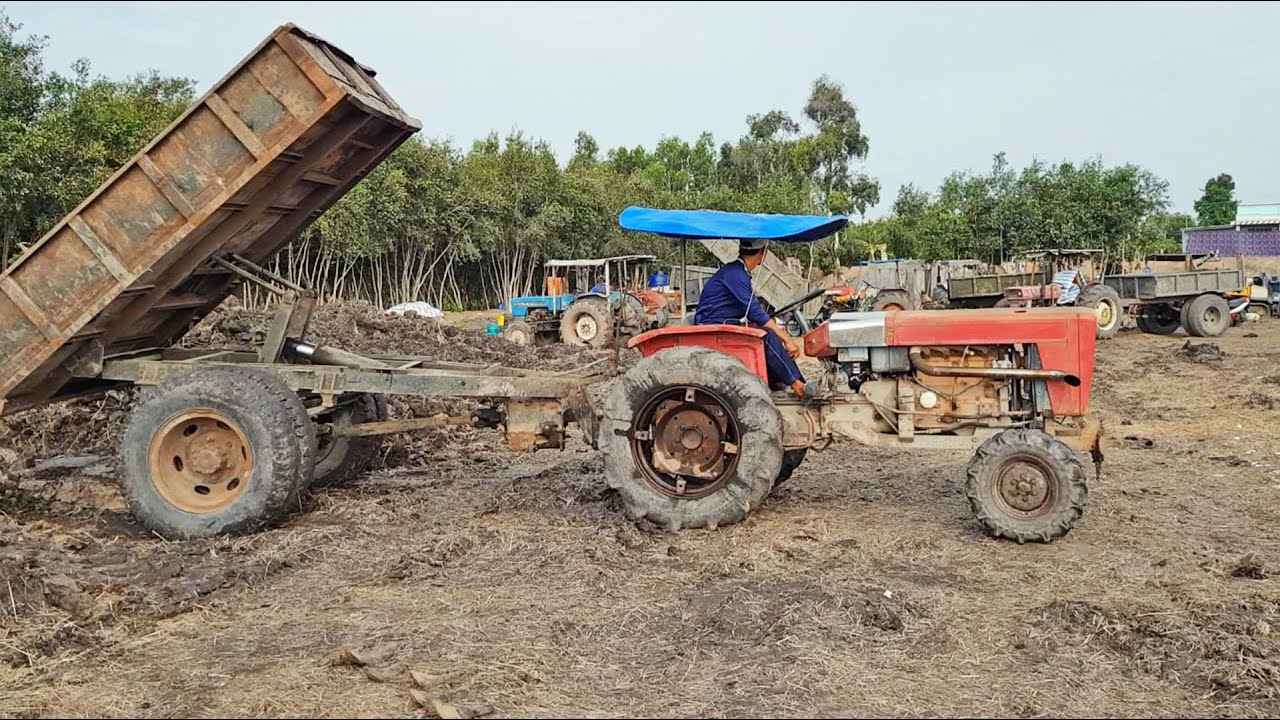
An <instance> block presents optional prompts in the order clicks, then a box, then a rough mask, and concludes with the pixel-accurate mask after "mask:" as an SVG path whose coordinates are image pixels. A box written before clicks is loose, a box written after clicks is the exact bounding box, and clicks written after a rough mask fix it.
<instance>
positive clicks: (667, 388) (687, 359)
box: [598, 347, 783, 532]
mask: <svg viewBox="0 0 1280 720" xmlns="http://www.w3.org/2000/svg"><path fill="white" fill-rule="evenodd" d="M598 436H599V438H600V440H599V442H600V449H601V451H603V453H604V457H605V477H606V479H607V481H608V483H609V486H610V487H613V488H615V489H616V490H617V491H618V492H619V494H621V496H622V500H623V502H624V504H625V505H626V507H627V512H628V513H629V514H631V515H632V516H633V517H636V518H648V519H649V520H650V521H652V522H653V523H655V524H657V525H659V526H661V527H663V528H666V529H667V530H668V531H672V532H674V531H676V530H679V529H681V528H709V529H714V528H716V527H719V526H722V525H730V524H732V523H736V522H740V521H741V520H743V519H745V518H746V516H747V514H748V513H750V512H751V511H752V510H753V509H754V508H755V507H756V506H758V505H759V504H760V503H761V502H762V501H763V500H764V498H765V496H766V495H768V494H769V491H770V490H771V489H772V488H773V485H774V480H775V479H777V478H778V476H779V474H780V473H781V472H782V464H783V460H782V458H783V452H782V441H781V436H782V416H781V415H780V414H779V413H778V409H777V408H776V407H774V405H773V400H772V398H771V396H770V394H769V389H768V388H767V387H765V384H764V382H763V381H762V380H761V379H760V378H759V377H757V376H756V375H755V374H754V373H752V372H751V371H750V370H748V369H747V367H746V366H745V365H743V364H742V362H741V361H739V360H737V359H736V358H734V357H731V356H729V355H725V354H724V353H720V352H716V351H715V350H710V349H707V348H700V347H678V348H672V349H669V350H663V351H661V352H658V353H657V354H655V355H651V356H650V357H647V358H644V359H643V360H641V361H640V362H638V363H636V365H635V367H633V368H632V369H631V370H629V371H628V372H627V374H626V375H624V376H623V377H622V380H621V382H619V383H618V385H617V386H616V387H615V388H614V389H613V391H612V392H611V393H610V394H609V396H608V397H607V398H606V400H605V405H604V417H603V418H602V420H601V423H600V430H599V434H598Z"/></svg>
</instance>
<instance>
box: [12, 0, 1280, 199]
mask: <svg viewBox="0 0 1280 720" xmlns="http://www.w3.org/2000/svg"><path fill="white" fill-rule="evenodd" d="M0 9H3V10H4V11H5V12H6V13H7V14H9V16H10V18H11V19H12V20H14V21H16V22H19V23H21V24H22V25H23V26H24V28H23V32H25V33H32V34H37V35H45V36H48V38H49V45H48V49H47V51H46V59H47V61H48V64H49V66H50V67H52V68H54V69H59V70H65V69H67V68H69V67H70V65H71V63H72V62H73V61H74V60H76V59H77V58H86V59H88V60H89V61H90V63H91V64H92V67H93V69H94V71H95V72H97V73H102V74H106V75H109V76H112V77H124V76H126V75H129V74H133V73H136V72H140V71H144V70H149V69H153V68H154V69H156V70H158V71H160V72H161V73H163V74H166V75H178V76H185V77H189V78H192V79H193V80H195V81H196V84H197V92H198V93H200V94H203V93H204V92H205V91H207V90H208V89H209V88H210V87H211V86H212V85H213V83H215V82H217V81H218V79H220V78H221V77H222V76H223V75H224V74H225V73H226V72H227V71H228V70H230V69H231V68H232V67H233V66H234V65H235V64H236V63H237V62H239V60H240V59H241V58H242V57H243V56H244V55H245V54H247V53H248V52H249V51H250V50H252V49H253V48H254V47H255V46H256V45H257V44H258V43H259V42H261V41H262V39H263V38H265V37H267V36H268V35H269V34H270V33H271V32H272V31H274V29H275V28H276V27H277V26H279V25H281V24H284V23H286V22H293V23H295V24H297V25H298V26H300V27H302V28H304V29H306V30H309V31H311V32H313V33H315V34H317V35H320V36H321V37H323V38H325V39H326V40H328V41H330V42H331V43H333V44H334V45H337V46H338V47H341V48H342V49H344V50H345V51H347V52H348V53H350V54H351V55H353V56H354V57H356V59H357V60H359V61H360V62H362V63H364V64H365V65H368V66H371V67H373V68H374V69H375V70H376V71H377V72H378V78H379V80H380V82H381V83H382V85H383V86H384V87H385V88H386V89H387V91H388V92H390V93H391V95H392V96H393V97H395V98H396V100H397V101H398V102H399V103H400V104H401V105H402V106H403V107H404V108H405V109H406V110H407V111H408V112H409V113H410V114H411V115H413V116H414V117H416V118H418V119H419V120H420V121H421V122H422V124H423V130H422V134H423V135H425V136H427V137H437V138H445V137H450V138H453V139H454V140H455V141H457V142H458V143H460V144H461V145H463V146H468V145H470V143H471V141H472V140H474V139H476V138H479V137H483V136H485V135H487V134H488V133H489V132H491V131H498V132H500V133H503V134H505V133H506V132H508V131H511V130H520V131H522V132H524V133H525V134H527V135H530V136H533V137H538V138H542V139H545V140H546V141H547V142H549V143H550V144H551V146H552V147H553V148H554V149H555V150H556V152H557V154H558V155H559V156H560V157H561V159H562V160H567V158H568V156H569V154H570V153H571V152H572V148H573V140H574V137H575V136H576V135H577V133H578V131H579V130H586V131H588V132H590V133H591V134H592V135H593V136H594V137H595V138H596V140H597V141H598V142H599V144H600V146H601V147H602V148H611V147H616V146H619V145H625V146H628V147H634V146H636V145H644V146H645V147H648V148H652V147H653V146H654V145H656V144H657V141H658V140H659V139H660V138H662V137H664V136H670V135H674V136H679V137H684V138H687V139H689V140H693V139H694V138H696V137H697V135H698V134H699V133H701V132H702V131H710V132H711V133H712V134H713V135H714V136H715V138H716V141H717V143H720V142H724V141H733V140H736V139H737V138H738V137H739V136H740V135H742V134H743V132H744V131H745V129H746V125H745V118H746V116H747V115H749V114H751V113H759V112H766V111H768V110H772V109H781V110H785V111H787V112H789V113H791V114H792V116H793V117H795V118H800V117H801V115H802V109H803V107H804V103H805V100H806V99H807V96H808V93H809V90H810V87H811V85H812V83H813V81H814V80H815V79H816V78H817V77H818V76H820V75H822V74H824V73H825V74H827V75H829V76H830V77H831V78H832V79H833V80H835V81H836V82H838V83H840V84H842V85H843V87H844V90H845V94H846V97H848V98H849V99H851V100H852V101H853V102H854V104H855V105H856V106H857V108H858V112H859V117H860V119H861V121H862V124H863V130H864V132H865V133H866V134H867V136H868V137H869V139H870V145H871V151H870V154H869V155H868V157H867V160H866V162H865V163H864V165H863V167H862V169H863V170H864V171H865V172H867V173H868V174H870V175H871V176H872V177H875V178H877V179H878V180H879V181H880V183H881V201H880V203H879V205H878V206H876V207H875V208H874V209H873V210H872V211H870V212H869V213H868V217H869V218H873V217H878V216H881V215H883V214H884V213H887V212H888V211H889V210H890V208H891V206H892V203H893V199H894V198H895V197H896V196H897V191H898V187H899V186H901V185H902V184H904V183H915V184H916V185H918V186H923V187H926V188H930V189H933V188H936V187H937V185H938V183H939V182H940V181H941V180H942V179H943V178H944V177H946V176H947V175H948V174H949V173H951V172H952V171H954V170H972V171H984V170H986V169H988V168H989V167H990V165H991V158H992V156H993V155H994V154H995V153H997V152H1001V151H1003V152H1005V153H1007V155H1008V158H1009V160H1010V162H1012V163H1013V164H1014V165H1015V166H1019V167H1020V166H1022V165H1025V164H1026V163H1029V162H1030V161H1032V160H1033V159H1036V158H1039V159H1041V160H1044V161H1048V162H1058V161H1062V160H1071V161H1083V160H1087V159H1090V158H1093V157H1100V158H1101V159H1102V160H1103V161H1104V162H1105V163H1107V164H1108V165H1117V164H1123V163H1136V164H1139V165H1142V166H1144V167H1146V168H1148V169H1150V170H1152V171H1153V172H1155V173H1156V174H1158V175H1160V176H1161V177H1163V178H1165V179H1166V180H1168V181H1169V184H1170V199H1171V201H1172V205H1173V209H1174V210H1177V211H1183V212H1188V213H1192V212H1193V210H1192V206H1193V203H1194V202H1195V200H1196V199H1197V198H1198V197H1199V196H1200V193H1201V192H1202V190H1203V187H1204V183H1205V181H1206V180H1207V179H1208V178H1210V177H1213V176H1216V175H1217V174H1219V173H1223V172H1226V173H1230V174H1231V175H1232V176H1233V177H1234V178H1235V180H1236V196H1237V198H1238V199H1239V200H1240V201H1241V202H1244V203H1265V202H1280V42H1277V41H1276V30H1277V28H1280V3H1260V2H1259V3H1195V2H1178V3H1120V2H1115V3H1110V2H1109V3H1097V4H1089V3H1003V2H1002V3H961V2H948V3H936V4H933V3H805V2H758V3H752V2H722V3H694V2H679V3H658V2H649V3H588V2H578V3H539V2H522V3H500V2H481V3H430V2H417V3H378V2H364V3H354V2H333V3H326V2H305V3H290V2H245V3H240V2H237V3H212V2H210V3H195V2H181V3H175V2H152V3H131V2H93V3H72V2H56V3H55V2H47V3H44V2H40V3H36V2H12V0H9V1H6V0H0Z"/></svg>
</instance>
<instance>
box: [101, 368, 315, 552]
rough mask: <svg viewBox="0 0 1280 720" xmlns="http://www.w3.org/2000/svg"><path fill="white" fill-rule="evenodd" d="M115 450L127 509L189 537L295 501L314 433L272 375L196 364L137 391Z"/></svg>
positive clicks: (153, 525)
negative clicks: (139, 394)
mask: <svg viewBox="0 0 1280 720" xmlns="http://www.w3.org/2000/svg"><path fill="white" fill-rule="evenodd" d="M120 453H121V467H122V468H123V476H124V477H123V485H124V495H125V499H126V501H127V502H128V505H129V508H130V510H131V511H132V513H133V514H134V516H135V517H136V518H137V519H138V520H139V521H140V522H141V523H142V524H143V525H144V526H145V527H147V528H148V529H150V530H152V531H154V532H156V533H158V534H160V535H161V536H163V537H165V538H169V539H190V538H200V537H210V536H213V535H220V534H240V533H248V532H256V531H258V530H262V529H264V528H267V527H271V526H274V525H276V524H277V523H278V522H279V521H280V520H281V519H283V517H284V516H285V514H286V513H287V512H288V511H289V510H290V509H291V508H296V507H299V506H300V501H301V498H302V496H303V495H304V494H305V492H306V491H307V489H308V488H309V486H310V484H311V479H312V473H313V472H314V469H315V458H316V435H315V427H314V425H313V424H312V422H311V419H310V418H309V417H307V410H306V408H305V407H304V406H303V404H302V400H301V399H299V398H298V395H297V394H296V393H294V392H293V390H291V389H290V388H289V386H288V385H287V384H285V382H284V381H283V380H282V379H281V378H279V377H277V376H276V375H273V374H271V373H269V372H265V371H261V370H253V369H248V368H209V369H196V370H193V371H191V372H188V373H184V374H182V375H178V376H175V377H171V378H169V379H167V380H165V381H163V382H161V383H160V384H159V385H158V386H156V387H154V388H151V389H149V390H148V391H147V392H146V393H144V397H143V398H142V399H141V401H140V402H139V403H138V405H137V406H135V408H134V410H133V414H132V416H131V417H130V419H129V423H128V426H127V427H126V428H125V432H124V437H123V438H122V440H121V445H120ZM184 458H185V459H184ZM228 478H229V479H228Z"/></svg>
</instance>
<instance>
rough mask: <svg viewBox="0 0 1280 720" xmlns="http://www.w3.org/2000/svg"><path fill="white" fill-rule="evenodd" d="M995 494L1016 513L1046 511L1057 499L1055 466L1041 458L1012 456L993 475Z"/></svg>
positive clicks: (1029, 514)
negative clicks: (1053, 467) (1049, 464)
mask: <svg viewBox="0 0 1280 720" xmlns="http://www.w3.org/2000/svg"><path fill="white" fill-rule="evenodd" d="M991 483H992V488H991V489H992V491H993V492H992V495H993V496H994V497H995V499H996V502H997V504H998V505H999V506H1000V509H1001V510H1002V511H1003V512H1005V513H1007V514H1008V515H1011V516H1013V517H1021V518H1037V517H1042V516H1044V515H1047V514H1048V513H1049V512H1050V511H1051V510H1052V509H1053V505H1054V502H1055V501H1056V499H1057V492H1056V490H1055V488H1054V483H1053V470H1052V469H1050V468H1049V466H1048V465H1046V464H1045V463H1044V462H1042V461H1041V460H1039V459H1038V458H1034V457H1031V456H1027V455H1023V456H1017V457H1013V458H1009V459H1008V460H1006V461H1004V462H1003V463H1001V464H1000V466H999V467H998V468H996V471H995V473H994V474H993V476H992V481H991Z"/></svg>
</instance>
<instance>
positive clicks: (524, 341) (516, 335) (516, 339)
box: [502, 320, 534, 345]
mask: <svg viewBox="0 0 1280 720" xmlns="http://www.w3.org/2000/svg"><path fill="white" fill-rule="evenodd" d="M502 337H504V338H506V339H507V341H508V342H512V343H515V344H516V345H532V344H533V343H534V336H533V328H532V327H530V326H529V323H527V322H525V321H523V320H508V321H507V322H506V323H505V324H504V325H503V326H502Z"/></svg>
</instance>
